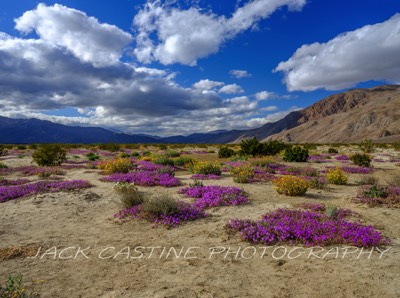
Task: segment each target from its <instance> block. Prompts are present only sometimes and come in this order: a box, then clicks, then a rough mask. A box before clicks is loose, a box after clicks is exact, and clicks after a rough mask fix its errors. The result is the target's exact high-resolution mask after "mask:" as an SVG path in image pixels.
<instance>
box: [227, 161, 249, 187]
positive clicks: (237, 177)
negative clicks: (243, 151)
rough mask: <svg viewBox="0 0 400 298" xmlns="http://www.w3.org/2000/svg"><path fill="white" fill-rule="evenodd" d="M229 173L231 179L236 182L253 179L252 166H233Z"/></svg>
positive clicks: (245, 181) (247, 181)
mask: <svg viewBox="0 0 400 298" xmlns="http://www.w3.org/2000/svg"><path fill="white" fill-rule="evenodd" d="M230 173H231V174H232V175H233V181H235V182H237V183H249V182H252V180H253V179H254V168H253V167H252V166H250V165H243V166H239V167H233V168H231V169H230Z"/></svg>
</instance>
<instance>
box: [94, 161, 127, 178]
mask: <svg viewBox="0 0 400 298" xmlns="http://www.w3.org/2000/svg"><path fill="white" fill-rule="evenodd" d="M97 168H99V169H101V170H103V171H104V172H106V173H107V174H112V173H128V172H129V171H130V170H131V169H132V168H133V163H132V161H131V160H130V159H129V158H117V159H112V160H107V161H103V162H100V163H98V165H97Z"/></svg>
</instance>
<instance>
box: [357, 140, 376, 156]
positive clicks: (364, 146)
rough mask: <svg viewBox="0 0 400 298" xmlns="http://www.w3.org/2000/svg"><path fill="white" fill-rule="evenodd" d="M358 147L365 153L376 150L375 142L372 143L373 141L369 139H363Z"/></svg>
mask: <svg viewBox="0 0 400 298" xmlns="http://www.w3.org/2000/svg"><path fill="white" fill-rule="evenodd" d="M358 147H359V148H360V149H361V151H362V152H364V153H371V152H374V143H372V141H371V140H369V139H366V140H364V141H362V142H361V143H360V144H358Z"/></svg>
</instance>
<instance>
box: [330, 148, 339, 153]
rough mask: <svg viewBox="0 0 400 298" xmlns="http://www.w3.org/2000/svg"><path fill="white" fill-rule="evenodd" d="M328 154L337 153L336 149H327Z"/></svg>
mask: <svg viewBox="0 0 400 298" xmlns="http://www.w3.org/2000/svg"><path fill="white" fill-rule="evenodd" d="M328 153H339V151H338V150H337V149H336V148H332V147H331V148H329V149H328Z"/></svg>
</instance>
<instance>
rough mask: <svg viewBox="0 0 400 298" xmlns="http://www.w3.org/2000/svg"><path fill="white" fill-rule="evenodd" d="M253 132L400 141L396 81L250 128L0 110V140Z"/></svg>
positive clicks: (216, 137)
mask: <svg viewBox="0 0 400 298" xmlns="http://www.w3.org/2000/svg"><path fill="white" fill-rule="evenodd" d="M249 137H256V138H257V139H258V140H264V141H266V140H273V139H279V140H283V141H285V142H295V143H305V142H307V143H333V142H359V141H361V140H364V139H366V138H368V139H372V140H374V141H377V142H394V141H396V142H397V141H400V86H399V85H385V86H380V87H375V88H369V89H354V90H350V91H347V92H344V93H340V94H335V95H332V96H329V97H327V98H325V99H323V100H320V101H318V102H316V103H315V104H313V105H311V106H310V107H308V108H305V109H303V110H300V111H295V112H292V113H290V114H288V115H287V116H286V117H284V118H282V119H281V120H279V121H276V122H273V123H267V124H265V125H263V126H261V127H260V128H256V129H251V130H232V131H214V132H209V133H196V134H191V135H188V136H172V137H166V138H161V137H157V136H148V135H131V134H124V133H119V132H115V131H110V130H107V129H104V128H100V127H78V126H67V125H62V124H57V123H52V122H50V121H44V120H38V119H10V118H6V117H1V116H0V144H1V143H11V144H17V143H26V144H27V143H56V142H63V143H108V142H113V143H192V144H196V143H197V144H199V143H205V144H222V143H234V142H239V141H240V140H242V139H245V138H249Z"/></svg>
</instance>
